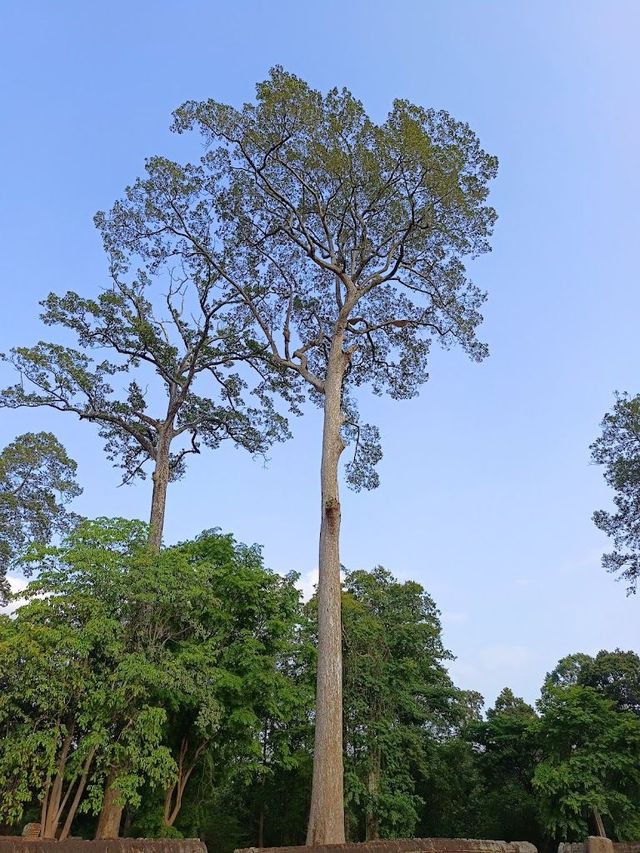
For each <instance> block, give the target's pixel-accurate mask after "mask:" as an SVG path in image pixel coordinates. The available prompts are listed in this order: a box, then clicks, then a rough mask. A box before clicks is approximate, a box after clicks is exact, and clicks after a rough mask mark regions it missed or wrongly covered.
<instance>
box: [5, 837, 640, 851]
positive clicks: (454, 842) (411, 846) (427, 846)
mask: <svg viewBox="0 0 640 853" xmlns="http://www.w3.org/2000/svg"><path fill="white" fill-rule="evenodd" d="M258 851H259V853H537V850H536V848H535V847H534V846H533V844H529V842H528V841H513V842H511V843H507V842H506V841H478V840H474V839H469V838H390V839H381V840H380V841H364V842H360V843H358V844H322V845H319V846H318V847H304V846H301V847H261V848H258V847H245V848H244V849H241V850H236V851H235V853H258ZM0 853H2V851H0ZM567 853H573V851H567ZM576 853H577V851H576ZM621 853H622V851H621ZM630 853H635V851H630ZM638 853H640V851H638Z"/></svg>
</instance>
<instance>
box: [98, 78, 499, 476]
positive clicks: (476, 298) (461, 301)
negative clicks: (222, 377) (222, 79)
mask: <svg viewBox="0 0 640 853" xmlns="http://www.w3.org/2000/svg"><path fill="white" fill-rule="evenodd" d="M174 118H175V120H174V125H173V127H174V130H176V131H177V132H179V133H183V132H186V131H189V130H193V129H195V130H197V131H198V132H199V133H200V134H201V135H202V137H203V140H204V142H205V144H206V153H205V154H204V156H203V157H202V159H201V160H200V161H199V162H198V163H186V164H184V165H183V164H179V163H176V162H173V161H170V160H167V159H166V158H163V157H152V158H150V159H149V160H147V162H146V175H145V176H144V177H143V178H140V179H138V180H137V181H136V182H135V184H134V185H133V186H132V187H130V188H128V189H127V191H126V194H125V197H124V198H123V199H122V200H121V201H119V202H117V203H116V205H114V207H113V209H112V210H111V211H110V212H109V214H107V215H106V216H104V217H101V218H100V220H99V225H100V227H101V229H102V230H103V233H104V235H105V241H106V245H107V247H108V249H109V251H110V252H111V253H112V255H113V256H114V258H115V264H116V269H117V273H118V275H119V276H122V275H124V274H125V273H126V272H128V270H129V269H130V268H131V266H132V263H133V259H134V258H135V263H136V264H138V263H139V264H141V265H142V267H143V270H144V275H145V276H147V277H153V276H155V275H157V274H158V272H159V271H160V270H164V271H165V272H166V271H167V270H169V269H170V268H173V267H175V266H176V265H178V264H179V265H180V268H181V275H183V276H184V277H185V279H188V280H189V281H193V282H201V281H215V283H216V287H217V288H218V289H219V293H220V297H219V298H220V299H221V300H226V301H225V304H226V305H227V306H233V308H231V309H230V311H229V313H228V314H227V315H226V316H228V317H229V321H230V327H231V328H233V329H234V330H235V332H234V334H237V335H238V336H240V337H242V338H243V340H244V341H245V342H246V344H247V347H248V348H249V349H253V352H254V355H255V357H256V359H259V360H262V362H263V365H264V368H265V369H264V371H263V373H264V383H265V384H264V385H263V386H262V387H263V388H264V389H267V388H268V389H269V390H277V391H278V392H279V393H281V394H283V395H284V396H285V397H286V398H287V399H288V401H289V402H290V404H291V405H292V406H293V407H294V408H295V407H296V406H297V405H298V403H299V402H300V401H301V399H302V398H303V395H304V393H305V388H306V389H307V390H309V391H310V394H311V397H312V399H313V400H315V401H316V402H319V401H320V399H321V397H322V395H323V394H324V393H325V381H326V375H327V369H328V362H329V358H330V352H331V351H332V344H333V343H336V346H339V347H340V352H341V353H342V354H343V355H344V357H345V358H346V359H347V361H348V369H347V373H346V376H345V383H346V384H345V390H346V394H345V396H344V399H343V404H344V415H345V426H344V438H345V439H346V440H347V441H350V442H352V443H353V445H354V459H353V461H352V463H351V465H350V467H349V468H348V471H347V474H348V477H349V481H350V482H351V484H352V485H354V486H355V487H356V488H363V487H365V488H370V487H374V486H375V485H377V482H378V478H377V475H376V474H375V472H374V471H373V470H372V466H373V465H375V463H376V461H377V460H378V459H379V458H380V455H381V452H380V448H379V439H378V434H377V430H375V429H374V428H372V427H369V426H367V425H364V424H361V423H360V420H359V415H358V411H357V405H356V400H355V389H357V388H358V387H359V386H362V385H369V386H370V387H371V388H372V390H373V391H374V393H376V394H381V393H389V394H391V396H392V397H394V398H407V397H411V396H413V395H414V394H416V393H417V391H418V389H419V387H420V385H421V383H423V382H424V381H426V379H427V377H428V372H427V360H428V355H429V351H430V346H431V341H432V339H437V340H439V341H440V342H441V343H442V345H443V346H445V347H448V346H450V345H451V344H454V343H458V344H459V345H460V346H462V348H463V349H464V350H465V351H466V352H468V353H469V355H470V356H471V357H472V358H474V359H481V358H483V357H484V356H485V355H486V354H487V348H486V346H485V345H484V344H482V343H480V342H479V341H478V340H477V339H476V334H475V333H476V328H477V326H478V324H479V323H480V321H481V319H482V318H481V314H480V308H481V305H482V303H483V301H484V294H483V293H482V292H481V291H479V290H478V289H477V288H476V287H475V286H474V285H473V284H472V283H471V282H470V281H469V280H468V278H467V276H466V272H465V268H464V264H463V259H464V258H465V257H466V256H475V255H478V254H480V253H482V252H485V251H487V250H488V248H489V243H488V239H489V236H490V234H491V231H492V228H493V224H494V222H495V218H496V216H495V212H494V210H493V209H492V208H491V207H489V206H488V205H487V203H486V201H487V196H488V184H489V182H490V181H491V179H492V178H493V177H494V176H495V174H496V170H497V161H496V159H495V157H491V156H489V155H488V154H486V153H485V152H484V151H483V150H482V148H481V147H480V144H479V141H478V139H477V137H476V136H475V134H474V133H473V132H472V131H471V129H470V128H469V127H468V125H466V124H464V123H461V122H457V121H455V120H454V119H453V118H452V117H451V116H450V115H449V114H448V113H446V112H444V111H437V110H430V109H424V108H422V107H419V106H416V105H414V104H411V103H409V102H408V101H403V100H397V101H395V102H394V103H393V106H392V108H391V111H390V112H389V115H388V116H387V117H386V119H385V120H384V121H383V122H382V123H380V124H376V123H375V122H374V121H373V120H372V119H371V118H370V117H369V116H368V115H367V114H366V112H365V110H364V107H363V105H362V104H361V103H360V102H359V101H358V100H356V99H355V98H354V97H353V95H352V94H351V93H350V92H349V91H348V90H346V89H342V90H338V89H332V90H331V91H329V92H328V93H326V94H325V95H323V94H322V93H320V92H318V91H316V90H314V89H312V88H311V87H310V86H309V85H308V84H307V83H305V82H304V81H303V80H300V79H299V78H297V77H295V76H294V75H292V74H289V73H287V72H285V71H284V70H283V69H282V68H279V67H276V68H274V69H272V71H271V73H270V75H269V77H268V79H267V80H266V81H264V82H263V83H261V84H259V85H258V86H257V94H256V100H255V102H254V103H249V104H245V105H244V106H243V107H242V108H241V109H236V108H234V107H232V106H229V105H226V104H221V103H218V102H216V101H213V100H209V101H203V102H193V101H190V102H187V103H186V104H184V105H183V106H181V107H180V108H179V109H178V110H176V112H175V114H174ZM138 280H139V281H141V282H142V281H144V280H145V279H144V278H143V275H142V273H140V274H139V275H138ZM267 368H268V370H267Z"/></svg>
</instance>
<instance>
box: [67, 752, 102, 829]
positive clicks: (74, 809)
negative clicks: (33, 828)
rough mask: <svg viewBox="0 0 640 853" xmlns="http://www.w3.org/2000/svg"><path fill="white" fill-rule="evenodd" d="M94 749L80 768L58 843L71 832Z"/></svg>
mask: <svg viewBox="0 0 640 853" xmlns="http://www.w3.org/2000/svg"><path fill="white" fill-rule="evenodd" d="M95 751H96V750H95V747H92V748H91V751H90V752H89V755H87V757H86V759H85V762H84V766H83V768H82V775H81V776H80V779H79V781H78V787H77V788H76V793H75V796H74V798H73V802H72V803H71V805H70V806H69V811H68V812H67V819H66V820H65V822H64V826H63V827H62V830H61V831H60V835H59V836H58V840H59V841H63V840H64V839H65V838H67V836H68V835H69V833H70V832H71V826H72V824H73V819H74V817H75V816H76V812H77V811H78V806H79V805H80V800H81V799H82V795H83V794H84V789H85V787H86V784H87V777H88V776H89V770H90V768H91V764H92V762H93V756H94V755H95Z"/></svg>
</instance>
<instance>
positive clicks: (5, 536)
mask: <svg viewBox="0 0 640 853" xmlns="http://www.w3.org/2000/svg"><path fill="white" fill-rule="evenodd" d="M76 468H77V466H76V463H75V462H74V461H73V459H71V458H70V457H69V456H68V455H67V452H66V450H65V449H64V447H63V446H62V445H61V444H60V442H59V441H58V439H57V438H56V437H55V436H54V435H53V434H52V433H50V432H39V433H32V432H29V433H25V434H24V435H19V436H18V437H17V438H16V439H14V441H12V442H11V443H10V444H8V445H7V446H6V447H5V448H4V450H2V451H1V452H0V604H1V603H2V602H3V600H4V599H6V595H7V593H8V584H7V582H6V577H5V576H6V572H7V569H8V568H9V566H11V565H12V563H14V562H15V560H16V559H17V558H18V557H20V556H21V555H22V554H23V553H24V551H25V550H26V548H27V547H28V545H30V544H31V543H32V542H40V543H48V542H49V541H50V540H51V537H52V536H53V535H54V534H60V533H64V532H65V531H67V530H69V528H70V526H71V525H72V524H73V522H74V521H75V516H74V514H73V513H71V512H70V511H69V510H68V509H67V505H68V504H69V502H70V501H72V500H73V498H75V497H77V496H78V495H79V494H80V493H81V492H82V489H81V488H80V486H79V485H78V483H77V480H76Z"/></svg>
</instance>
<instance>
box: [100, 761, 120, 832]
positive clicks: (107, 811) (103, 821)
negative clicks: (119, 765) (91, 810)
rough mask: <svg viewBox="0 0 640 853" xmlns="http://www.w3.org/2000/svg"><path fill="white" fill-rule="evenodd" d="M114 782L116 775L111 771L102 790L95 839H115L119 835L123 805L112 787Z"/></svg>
mask: <svg viewBox="0 0 640 853" xmlns="http://www.w3.org/2000/svg"><path fill="white" fill-rule="evenodd" d="M115 781H116V773H115V771H112V772H111V773H110V774H109V778H108V779H107V784H106V785H105V789H104V800H103V803H102V809H101V810H100V817H99V818H98V827H97V829H96V838H117V837H118V835H119V833H120V823H121V821H122V812H123V810H124V803H122V804H121V803H120V801H119V797H120V792H119V791H118V790H117V789H116V788H114V787H113V785H114V782H115Z"/></svg>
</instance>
